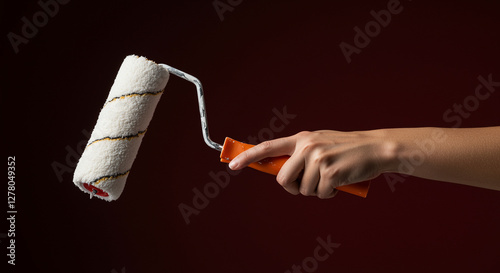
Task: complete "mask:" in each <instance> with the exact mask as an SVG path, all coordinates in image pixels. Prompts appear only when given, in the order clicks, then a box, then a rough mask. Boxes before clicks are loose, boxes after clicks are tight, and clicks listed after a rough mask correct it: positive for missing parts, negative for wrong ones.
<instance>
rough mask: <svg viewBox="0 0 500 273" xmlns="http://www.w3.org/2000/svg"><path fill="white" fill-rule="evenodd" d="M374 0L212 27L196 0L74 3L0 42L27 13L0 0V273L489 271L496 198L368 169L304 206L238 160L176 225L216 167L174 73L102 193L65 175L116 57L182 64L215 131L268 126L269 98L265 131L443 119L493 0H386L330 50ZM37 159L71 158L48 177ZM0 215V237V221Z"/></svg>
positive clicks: (475, 63)
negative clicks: (122, 179) (130, 153)
mask: <svg viewBox="0 0 500 273" xmlns="http://www.w3.org/2000/svg"><path fill="white" fill-rule="evenodd" d="M42 1H44V2H46V1H47V0H42ZM220 2H222V3H227V2H226V1H225V0H221V1H220ZM229 2H232V3H233V4H236V3H238V1H229ZM388 2H389V1H388V0H377V1H250V0H243V1H242V2H241V3H240V4H239V5H237V6H235V7H233V9H232V11H226V12H225V13H224V14H223V16H224V20H223V21H221V19H220V18H219V16H218V14H217V11H216V9H215V8H214V6H213V1H123V0H122V1H76V0H74V1H70V2H69V3H67V4H65V5H60V7H59V10H58V12H57V14H56V15H55V16H54V17H53V18H52V17H51V18H50V19H49V20H48V22H45V25H43V26H42V27H40V28H39V29H38V33H37V34H36V35H35V36H34V37H32V38H30V39H29V42H28V43H27V44H21V45H19V52H18V53H17V54H16V53H14V50H13V47H12V46H11V44H10V43H9V41H8V39H7V35H8V33H9V32H13V33H16V34H18V35H20V34H21V30H22V27H23V24H24V23H23V21H22V20H21V18H22V17H24V16H25V17H26V18H28V20H30V21H32V18H33V15H34V14H35V13H36V12H38V11H40V10H41V7H40V6H39V5H38V4H37V1H2V6H1V8H2V9H1V16H2V22H1V29H2V35H3V36H2V51H1V53H2V57H1V64H2V81H1V83H2V91H1V104H2V106H1V111H2V115H1V119H2V133H1V134H2V139H3V145H2V146H3V147H4V148H3V150H4V151H5V152H6V154H5V155H4V159H3V160H4V162H5V159H6V157H7V155H14V156H16V166H17V169H16V181H17V188H16V196H17V199H16V204H17V209H18V214H17V216H16V217H17V222H16V264H17V265H16V266H15V267H13V266H8V264H7V257H6V255H5V254H6V247H7V245H6V238H0V240H1V241H2V242H1V244H0V245H1V248H2V251H1V253H3V254H2V255H0V256H1V257H2V258H1V264H2V267H4V266H5V267H6V268H9V269H10V270H14V271H17V272H96V273H115V272H127V273H131V272H285V271H287V270H291V269H292V266H293V265H294V264H295V265H301V266H302V263H303V261H306V263H307V262H308V263H309V264H306V266H314V268H312V269H310V268H307V269H308V270H309V271H315V272H500V260H499V257H500V248H499V245H500V234H499V232H498V231H499V230H500V220H499V219H500V218H499V216H500V192H496V191H490V190H483V189H478V188H472V187H466V186H458V185H453V184H448V183H442V182H435V181H429V180H425V179H418V178H413V177H409V178H406V179H405V181H404V182H403V183H397V184H395V185H393V186H394V187H393V189H391V188H390V187H389V184H388V183H387V181H386V180H385V179H384V177H379V178H377V179H375V180H374V181H373V183H372V187H371V189H370V193H369V196H368V198H366V199H362V198H359V197H355V196H352V195H348V194H339V195H338V196H337V197H336V198H334V199H330V200H319V199H317V198H307V197H302V196H292V195H289V194H287V193H286V192H285V191H284V190H283V189H282V188H281V187H280V186H279V185H278V184H277V183H276V182H275V181H274V178H273V177H272V176H269V175H267V174H263V173H259V172H257V171H254V170H250V169H249V170H244V171H243V172H241V173H240V174H238V175H229V178H230V181H229V184H228V185H227V186H226V187H225V188H223V189H219V192H218V194H216V195H217V196H216V197H215V198H211V199H210V200H209V203H208V205H207V206H206V207H205V208H204V209H202V210H199V212H198V215H191V217H190V218H189V220H190V223H189V224H186V222H185V220H184V218H183V217H182V214H181V213H180V211H179V208H178V206H179V204H182V203H183V204H186V205H188V206H193V196H194V192H193V189H195V190H196V189H198V190H201V191H203V189H204V187H205V186H206V185H207V184H209V183H212V182H213V181H214V179H213V178H212V177H211V176H210V173H211V172H214V173H219V174H220V173H223V172H226V165H225V164H222V163H219V161H218V156H219V154H218V152H217V151H215V150H212V149H210V148H208V147H207V146H206V145H205V144H204V142H203V139H202V136H201V132H200V124H199V114H198V105H197V100H196V95H195V88H194V86H193V85H192V84H190V83H188V82H185V81H183V80H181V79H179V78H176V77H171V79H170V81H169V83H168V85H167V88H166V92H165V93H164V95H163V96H162V99H161V101H160V103H159V105H158V108H157V110H156V113H155V116H154V118H153V120H152V122H151V124H150V127H149V130H148V133H147V135H146V137H145V139H144V141H143V144H142V147H141V149H140V151H139V155H138V157H137V159H136V161H135V163H134V167H133V169H132V172H131V174H130V176H129V178H128V181H127V186H126V187H125V191H124V193H123V195H122V196H121V197H120V199H119V200H118V201H115V202H111V203H108V202H104V201H101V200H98V199H93V200H89V196H88V195H87V194H84V193H82V192H80V190H79V189H77V188H76V187H75V186H74V185H73V183H72V172H70V171H72V170H73V169H74V163H75V153H77V152H78V151H79V150H80V149H81V145H82V143H85V141H86V139H87V136H86V134H85V133H83V132H84V131H85V130H86V131H88V132H91V131H92V128H93V126H94V124H95V122H96V120H97V116H98V113H99V110H100V108H101V107H102V105H103V103H104V100H105V98H106V96H107V93H108V92H109V89H110V87H111V85H112V83H113V80H114V78H115V75H116V73H117V71H118V68H119V66H120V64H121V62H122V60H123V59H124V57H125V56H127V55H129V54H138V55H144V56H146V57H148V58H150V59H152V60H155V61H157V62H163V63H167V64H169V65H171V66H174V67H176V68H179V69H181V70H184V71H186V72H188V73H190V74H192V75H195V76H196V77H198V78H199V79H200V80H201V81H202V83H203V84H204V87H205V91H206V102H207V111H208V119H209V125H210V131H211V136H212V139H213V140H215V141H217V142H223V139H224V137H226V136H230V137H233V138H235V139H238V140H242V141H247V140H248V137H249V136H259V132H260V136H261V137H262V138H266V137H270V135H269V132H270V131H269V130H266V128H271V127H270V121H271V120H272V118H273V117H274V115H275V114H274V113H273V109H274V108H276V109H277V110H278V111H282V109H283V108H284V107H286V109H287V112H288V113H290V114H295V115H296V117H295V118H294V119H291V120H290V122H289V124H287V125H286V126H285V127H284V128H283V130H281V131H280V132H273V134H272V137H282V136H287V135H291V134H294V133H297V132H299V131H301V130H317V129H335V130H343V131H349V130H365V129H375V128H388V127H417V126H439V127H451V126H453V125H454V122H447V121H445V120H444V119H443V114H444V113H445V111H446V110H448V109H450V108H451V107H452V106H453V104H455V103H456V104H463V102H464V99H466V98H467V97H468V96H471V95H474V90H475V87H476V86H477V85H478V83H479V82H478V80H477V77H478V76H479V75H483V76H484V77H487V76H488V75H489V74H491V75H492V78H493V80H494V81H500V68H499V65H500V51H499V48H500V32H499V26H500V17H499V16H498V11H499V5H498V3H497V1H439V2H438V3H436V2H437V1H429V0H414V1H405V0H402V1H401V3H400V5H401V6H402V8H403V10H402V11H401V12H400V13H399V14H397V15H393V16H392V18H391V21H390V23H389V25H388V26H387V27H383V28H382V29H381V31H380V33H379V34H378V35H377V36H376V37H373V38H372V39H371V42H370V43H369V44H368V45H367V46H366V47H365V48H363V49H361V52H360V53H359V54H353V55H352V56H351V57H352V62H351V63H350V64H348V63H347V61H346V59H345V57H344V56H343V54H342V52H341V50H340V48H339V44H340V43H341V42H346V43H349V44H351V45H352V44H353V39H354V35H355V32H354V30H353V28H354V27H356V26H358V27H360V28H364V26H365V24H366V23H367V22H369V21H372V20H373V17H372V15H370V11H371V10H375V11H379V10H381V9H387V3H388ZM41 19H43V18H41ZM499 103H500V94H498V92H496V93H492V94H491V96H490V97H489V98H488V99H486V100H483V101H480V104H479V105H478V106H477V107H476V108H477V109H475V111H472V112H471V113H469V114H470V116H469V117H468V118H464V119H462V124H461V126H462V127H479V126H494V125H499V124H500V120H499V117H500V116H499V110H498V109H499V107H498V105H499ZM277 125H279V123H277ZM265 132H267V134H266V133H265ZM261 140H262V139H261ZM457 149H459V147H457ZM54 164H56V165H58V166H61V165H63V166H66V169H67V170H70V171H67V172H64V173H62V174H59V175H60V176H59V177H58V175H57V174H56V172H55V171H54V168H53V165H54ZM3 169H4V170H5V169H6V165H4V167H3ZM2 173H3V174H2V175H3V176H4V177H2V181H4V182H3V185H0V188H1V189H2V192H3V193H4V194H2V196H4V197H3V198H5V196H6V191H7V184H6V181H7V178H6V172H5V171H4V172H2ZM1 202H2V204H3V205H2V206H1V208H2V209H1V210H2V213H4V215H5V211H6V210H7V208H6V204H7V200H6V199H4V200H1ZM2 219H5V218H4V217H2ZM0 226H1V227H2V228H1V229H0V233H2V234H5V233H6V229H7V222H6V221H5V220H1V225H0ZM328 236H330V240H331V241H332V242H334V243H338V244H340V246H339V247H338V248H336V249H335V251H334V252H333V253H332V254H331V255H329V257H328V258H327V259H326V260H325V261H319V262H318V263H317V265H316V264H314V262H312V260H311V259H309V258H308V257H311V256H314V255H313V254H314V253H313V252H314V249H315V248H316V246H318V245H319V243H318V242H317V238H318V237H320V238H322V239H324V240H326V239H327V237H328ZM322 253H323V252H322ZM313 269H314V270H313ZM302 272H307V271H306V270H304V269H302Z"/></svg>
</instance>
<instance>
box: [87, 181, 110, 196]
mask: <svg viewBox="0 0 500 273" xmlns="http://www.w3.org/2000/svg"><path fill="white" fill-rule="evenodd" d="M82 184H83V186H84V187H85V188H86V189H87V190H88V191H89V192H91V193H94V195H99V196H102V197H108V196H109V195H108V193H107V192H105V191H103V190H101V189H99V188H96V187H94V186H92V185H90V184H87V183H82Z"/></svg>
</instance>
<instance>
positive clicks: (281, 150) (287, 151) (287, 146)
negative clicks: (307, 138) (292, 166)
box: [229, 137, 295, 170]
mask: <svg viewBox="0 0 500 273" xmlns="http://www.w3.org/2000/svg"><path fill="white" fill-rule="evenodd" d="M294 147H295V140H294V139H293V138H292V137H283V138H277V139H273V140H268V141H264V142H262V143H260V144H257V145H255V146H254V147H252V148H250V149H248V150H246V151H244V152H242V153H241V154H239V155H238V156H237V157H235V158H234V159H233V160H231V162H230V163H229V168H231V169H232V170H239V169H242V168H244V167H246V166H248V164H250V163H253V162H257V161H259V160H262V159H264V158H267V157H275V156H280V155H291V154H292V153H293V150H294Z"/></svg>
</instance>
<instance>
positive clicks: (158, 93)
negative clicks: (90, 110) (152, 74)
mask: <svg viewBox="0 0 500 273" xmlns="http://www.w3.org/2000/svg"><path fill="white" fill-rule="evenodd" d="M162 93H163V90H160V91H153V92H144V93H130V94H126V95H121V96H119V97H114V98H112V99H110V100H109V101H107V102H106V103H105V104H104V106H103V108H104V107H105V106H106V105H107V104H108V103H110V102H112V101H115V100H120V99H124V98H130V97H144V96H156V95H160V94H162Z"/></svg>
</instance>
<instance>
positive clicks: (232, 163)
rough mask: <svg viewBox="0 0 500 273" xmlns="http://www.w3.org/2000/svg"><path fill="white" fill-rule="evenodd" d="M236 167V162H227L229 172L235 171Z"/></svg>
mask: <svg viewBox="0 0 500 273" xmlns="http://www.w3.org/2000/svg"><path fill="white" fill-rule="evenodd" d="M237 167H238V162H236V161H234V160H233V161H231V162H229V168H230V169H231V170H234V169H236V168H237Z"/></svg>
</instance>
